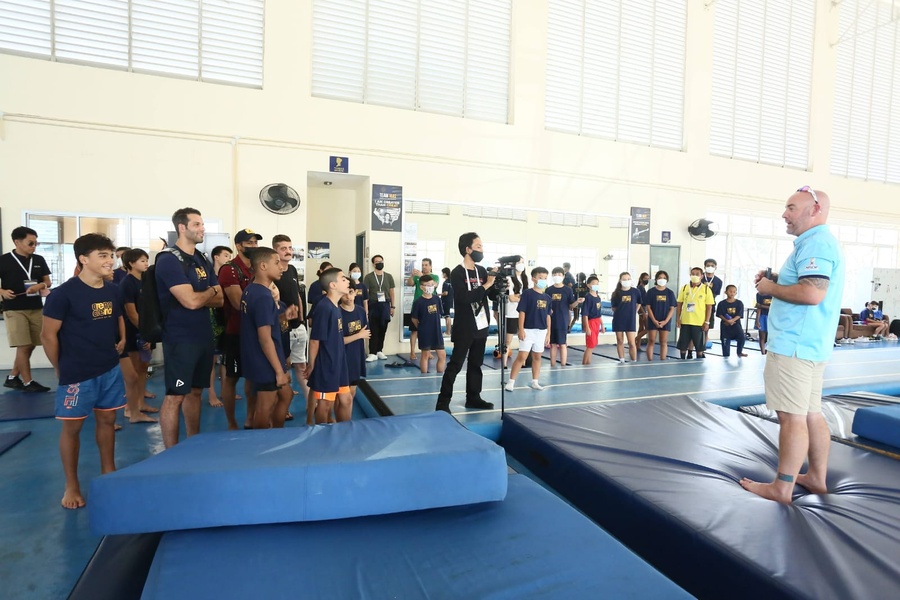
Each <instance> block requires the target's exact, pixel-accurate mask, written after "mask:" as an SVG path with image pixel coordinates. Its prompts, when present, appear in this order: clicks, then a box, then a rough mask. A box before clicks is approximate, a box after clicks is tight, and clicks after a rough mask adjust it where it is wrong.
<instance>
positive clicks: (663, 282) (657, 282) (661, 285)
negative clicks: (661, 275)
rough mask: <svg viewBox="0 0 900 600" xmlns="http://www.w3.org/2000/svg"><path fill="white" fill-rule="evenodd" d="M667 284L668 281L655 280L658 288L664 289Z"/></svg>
mask: <svg viewBox="0 0 900 600" xmlns="http://www.w3.org/2000/svg"><path fill="white" fill-rule="evenodd" d="M667 283H669V280H668V279H657V280H656V285H658V286H660V287H666V284H667Z"/></svg>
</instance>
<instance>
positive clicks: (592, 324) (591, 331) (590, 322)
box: [581, 275, 606, 365]
mask: <svg viewBox="0 0 900 600" xmlns="http://www.w3.org/2000/svg"><path fill="white" fill-rule="evenodd" d="M585 286H586V287H587V289H588V290H589V291H588V293H587V295H586V296H585V297H584V304H583V305H582V307H581V328H582V329H583V330H584V345H585V346H586V347H587V348H585V351H584V357H583V358H582V359H581V364H583V365H589V364H591V357H592V356H593V355H594V353H593V352H592V350H593V349H594V348H596V347H597V340H598V338H599V337H600V333H601V332H603V333H606V327H604V326H603V313H602V308H603V301H602V300H601V299H600V293H599V292H600V279H599V278H598V277H597V276H596V275H591V276H590V277H588V279H587V282H586V283H585Z"/></svg>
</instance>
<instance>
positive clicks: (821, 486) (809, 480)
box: [797, 473, 828, 494]
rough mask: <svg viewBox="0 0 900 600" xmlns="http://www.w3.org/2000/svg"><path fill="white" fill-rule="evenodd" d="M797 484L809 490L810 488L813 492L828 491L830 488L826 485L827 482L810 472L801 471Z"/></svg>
mask: <svg viewBox="0 0 900 600" xmlns="http://www.w3.org/2000/svg"><path fill="white" fill-rule="evenodd" d="M797 485H802V486H803V487H805V488H806V489H807V490H809V492H810V493H811V494H827V493H828V488H827V487H825V482H824V481H820V480H819V479H818V478H815V477H813V476H811V475H810V474H809V473H801V474H800V475H797Z"/></svg>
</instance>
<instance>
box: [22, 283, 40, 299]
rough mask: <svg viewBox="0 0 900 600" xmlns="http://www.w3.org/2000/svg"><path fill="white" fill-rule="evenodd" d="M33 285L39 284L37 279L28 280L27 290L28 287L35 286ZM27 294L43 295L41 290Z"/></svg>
mask: <svg viewBox="0 0 900 600" xmlns="http://www.w3.org/2000/svg"><path fill="white" fill-rule="evenodd" d="M33 285H37V281H31V280H28V281H26V282H25V289H26V290H27V289H28V288H30V287H31V286H33ZM25 295H26V296H40V295H41V292H40V291H37V292H31V293H30V294H25Z"/></svg>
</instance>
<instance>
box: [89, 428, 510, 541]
mask: <svg viewBox="0 0 900 600" xmlns="http://www.w3.org/2000/svg"><path fill="white" fill-rule="evenodd" d="M506 474H507V469H506V455H505V454H504V452H503V449H502V448H500V447H499V446H497V445H496V444H494V443H493V442H490V441H489V440H486V439H484V438H483V437H481V436H479V435H478V434H475V433H472V432H471V431H469V430H467V429H466V428H465V427H463V426H461V425H460V424H459V423H458V422H457V421H456V420H455V419H454V418H453V417H451V416H450V415H448V414H447V413H444V412H440V411H438V412H431V413H425V414H413V415H403V416H399V417H386V418H377V419H363V420H361V421H347V422H345V423H337V424H334V425H316V426H314V427H301V428H289V429H268V430H260V431H253V430H250V431H221V432H215V433H201V434H200V435H195V436H193V437H191V438H189V439H187V440H185V441H183V442H181V443H180V444H178V445H177V446H174V447H173V448H170V449H168V450H166V451H165V452H162V453H160V454H157V455H155V456H151V457H150V458H148V459H146V460H144V461H142V462H139V463H137V464H134V465H131V466H129V467H125V468H124V469H121V470H119V471H116V472H114V473H109V474H107V475H102V476H100V477H97V478H95V479H93V480H92V481H91V492H90V502H89V503H88V511H89V515H90V523H91V531H92V532H93V533H95V534H100V535H111V534H123V533H150V532H155V531H174V530H179V529H194V528H200V527H221V526H228V525H255V524H263V523H289V522H294V521H318V520H324V519H343V518H349V517H359V516H366V515H373V514H385V513H393V512H403V511H407V510H420V509H425V508H437V507H444V506H455V505H459V504H470V503H473V502H489V501H497V500H502V499H503V498H504V497H505V495H506V482H507V476H506ZM124 506H127V507H129V508H130V510H123V509H122V507H124Z"/></svg>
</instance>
